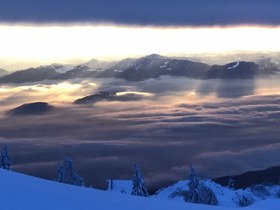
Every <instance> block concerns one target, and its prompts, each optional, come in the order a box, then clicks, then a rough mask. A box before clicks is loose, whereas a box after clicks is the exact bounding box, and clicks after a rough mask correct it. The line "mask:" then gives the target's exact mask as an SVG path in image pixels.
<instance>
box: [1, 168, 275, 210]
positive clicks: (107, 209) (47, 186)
mask: <svg viewBox="0 0 280 210" xmlns="http://www.w3.org/2000/svg"><path fill="white" fill-rule="evenodd" d="M182 183H183V182H182ZM0 186H1V189H2V190H1V191H0V198H1V206H0V209H5V210H7V209H9V210H38V209H40V210H74V209H75V210H78V209H79V210H92V209H97V210H112V209H114V210H132V209H133V210H201V209H203V210H229V209H236V208H231V207H215V206H206V205H196V204H189V203H185V202H177V201H174V200H166V199H160V198H156V197H149V198H146V197H139V196H131V195H124V194H121V193H114V192H106V191H102V190H96V189H91V188H85V187H77V186H72V185H67V184H61V183H58V182H53V181H47V180H43V179H39V178H35V177H31V176H27V175H23V174H19V173H16V172H12V171H8V170H3V169H0ZM172 187H174V186H172ZM4 189H5V190H4ZM163 192H164V191H162V193H163ZM165 192H166V191H165ZM162 195H163V194H162ZM162 197H164V196H162ZM279 205H280V200H277V199H267V200H265V201H261V202H257V203H256V204H255V205H253V206H251V207H245V208H243V209H246V210H253V209H256V210H265V209H269V210H278V209H279Z"/></svg>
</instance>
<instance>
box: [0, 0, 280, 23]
mask: <svg viewBox="0 0 280 210" xmlns="http://www.w3.org/2000/svg"><path fill="white" fill-rule="evenodd" d="M279 7H280V2H278V1H273V0H267V1H262V0H255V1H253V0H235V1H223V0H212V1H209V0H196V1H190V0H174V1H168V0H153V1H151V0H142V1H137V0H120V1H113V0H94V1H91V0H81V1H75V0H58V1H54V0H50V1H43V0H26V1H21V0H11V1H5V2H2V3H1V7H0V21H1V22H9V23H14V22H30V23H73V22H76V23H85V22H95V23H116V24H129V25H130V24H131V25H157V26H209V25H232V24H265V25H279V24H280V13H279V9H278V8H279Z"/></svg>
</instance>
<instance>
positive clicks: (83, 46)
mask: <svg viewBox="0 0 280 210" xmlns="http://www.w3.org/2000/svg"><path fill="white" fill-rule="evenodd" d="M279 37H280V28H279V27H276V28H269V27H257V26H254V27H253V26H251V27H245V26H244V27H241V26H240V27H236V26H235V27H226V28H152V27H138V28H137V27H126V26H17V25H12V26H9V25H0V46H1V50H0V59H1V60H4V59H5V60H6V61H11V60H13V61H25V62H27V61H46V62H57V61H62V60H69V59H84V60H87V59H92V58H98V59H118V58H123V57H133V56H140V55H147V54H150V53H159V54H163V55H182V54H188V53H204V52H207V53H217V52H226V51H240V50H242V51H279V50H280V42H279V41H278V40H279Z"/></svg>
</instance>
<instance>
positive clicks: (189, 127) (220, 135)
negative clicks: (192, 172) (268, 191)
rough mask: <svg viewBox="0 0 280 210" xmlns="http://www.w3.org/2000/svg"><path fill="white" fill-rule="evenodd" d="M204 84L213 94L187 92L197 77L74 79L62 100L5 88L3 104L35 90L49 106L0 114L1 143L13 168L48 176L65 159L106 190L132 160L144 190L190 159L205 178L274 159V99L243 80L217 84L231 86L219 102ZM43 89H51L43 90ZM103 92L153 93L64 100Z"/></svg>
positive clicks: (215, 85)
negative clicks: (121, 98)
mask: <svg viewBox="0 0 280 210" xmlns="http://www.w3.org/2000/svg"><path fill="white" fill-rule="evenodd" d="M211 81H212V80H211ZM211 81H208V82H209V84H208V87H209V89H210V90H211V91H209V92H208V93H207V94H206V92H205V91H201V92H202V93H203V95H198V96H195V95H193V91H194V90H196V91H198V90H199V89H200V86H201V85H202V84H201V81H198V80H188V79H181V78H177V79H176V78H172V79H171V78H170V77H162V78H160V79H156V80H153V81H143V82H135V83H134V82H131V83H127V82H125V81H122V80H111V79H108V80H104V81H103V83H101V81H96V84H98V85H96V86H91V85H88V84H89V83H86V82H84V83H82V82H81V81H72V82H73V85H74V86H75V82H77V83H79V84H81V85H80V86H79V88H78V89H75V88H73V89H72V91H70V90H71V89H69V92H68V93H67V94H68V95H69V98H68V101H67V100H66V101H64V102H61V101H55V98H57V95H58V96H59V95H60V94H61V93H60V91H61V92H63V90H60V91H59V89H57V91H55V88H54V87H60V85H58V84H57V85H55V84H41V85H39V86H40V87H42V88H43V89H41V90H40V89H38V85H34V86H33V85H32V84H30V86H31V87H33V92H32V91H31V92H29V94H27V93H28V90H29V89H30V88H29V89H27V90H25V91H19V92H16V91H15V89H14V88H12V87H10V90H11V93H8V91H7V89H6V91H7V92H6V96H7V98H6V100H5V99H2V103H3V102H5V104H6V105H5V106H2V107H4V108H3V109H5V110H6V109H9V107H10V106H12V107H15V106H18V105H20V104H21V103H22V102H23V101H28V100H30V101H34V100H35V99H36V98H37V97H38V96H39V98H45V100H46V101H47V102H49V103H51V104H52V105H54V106H55V107H56V109H55V110H54V111H53V112H52V113H50V114H47V115H38V116H32V115H27V116H9V115H5V114H4V111H5V110H1V111H2V115H1V117H0V134H1V136H0V142H1V145H8V146H9V148H10V155H11V159H12V168H13V170H16V171H22V172H25V173H29V174H32V175H36V176H40V177H44V178H48V179H55V178H56V174H55V173H56V172H55V170H56V164H57V162H58V161H59V160H63V158H64V156H66V155H69V156H70V157H71V158H72V159H73V162H74V166H75V168H76V169H77V171H78V172H79V174H81V175H82V176H83V177H84V178H85V180H86V182H87V184H89V185H92V186H94V187H103V188H104V187H105V185H106V184H105V183H106V182H105V180H106V179H108V178H115V179H130V178H131V177H132V170H133V169H132V165H133V163H138V164H139V165H141V167H142V169H143V173H144V176H145V178H146V181H147V183H148V185H149V186H150V187H151V188H154V187H159V186H164V185H165V184H167V183H170V182H173V181H175V180H178V179H185V178H186V177H187V167H188V165H189V164H190V163H194V165H195V166H196V167H197V169H198V173H199V174H200V175H202V176H208V175H210V176H212V177H217V176H222V175H227V174H229V175H231V174H236V173H240V172H243V171H247V170H253V169H260V168H266V167H269V166H273V165H279V164H280V160H279V158H278V159H277V154H279V151H280V147H279V126H280V122H279V116H280V107H279V101H280V97H279V95H270V94H265V95H253V94H251V93H252V92H258V91H259V90H258V88H259V87H258V84H259V82H258V81H251V83H253V84H254V88H253V91H252V87H251V85H250V83H248V81H246V80H245V81H237V80H236V81H235V82H233V81H232V83H228V86H227V84H226V83H225V84H222V87H223V89H226V90H230V91H229V95H228V97H226V98H219V97H217V96H219V84H220V83H219V81H216V80H213V81H212V83H211ZM92 82H93V81H92ZM271 82H272V80H270V83H271ZM234 84H235V85H234ZM241 84H243V86H242V85H241ZM245 84H249V85H245ZM265 84H266V83H265ZM64 85H65V84H64ZM68 85H70V83H69V84H68ZM235 86H238V88H239V89H240V87H243V90H244V91H241V92H245V93H246V94H239V95H238V96H237V95H234V96H233V97H231V95H230V93H231V92H232V90H234V88H233V87H235ZM35 87H36V88H35ZM210 87H211V88H210ZM225 87H226V88H225ZM6 88H7V87H6ZM44 88H47V89H48V90H49V92H48V93H49V95H48V94H46V93H45V95H44V92H43V90H44ZM232 88H233V89H232ZM266 88H268V86H266ZM273 88H275V87H273ZM278 88H279V87H278ZM8 89H9V88H8ZM18 89H19V90H22V89H24V88H22V89H21V88H19V87H18ZM246 89H249V90H250V91H249V92H248V91H246ZM82 90H83V91H82ZM100 90H110V91H114V90H119V91H120V90H121V91H139V92H149V93H151V94H153V96H149V97H148V98H145V97H143V98H141V99H139V100H137V101H135V100H132V101H100V102H97V103H95V104H93V105H91V104H88V105H73V104H71V102H72V101H73V98H75V97H76V98H79V97H81V96H82V95H83V96H85V95H87V94H88V93H90V92H95V91H100ZM278 90H279V89H278ZM266 91H268V90H266ZM15 92H16V93H15ZM39 93H40V94H39ZM53 93H56V95H54V96H52V94H53ZM9 94H11V95H9ZM21 94H23V95H24V96H25V97H24V98H22V97H20V96H21ZM13 95H17V97H16V98H17V100H14V98H13ZM213 95H214V96H213ZM64 96H65V95H64ZM65 99H67V97H65ZM8 104H10V105H8ZM16 104H17V105H16Z"/></svg>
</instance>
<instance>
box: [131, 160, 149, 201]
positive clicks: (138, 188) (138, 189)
mask: <svg viewBox="0 0 280 210" xmlns="http://www.w3.org/2000/svg"><path fill="white" fill-rule="evenodd" d="M131 195H138V196H146V197H147V196H149V193H148V190H147V188H146V186H145V183H144V178H143V176H142V173H141V170H140V168H139V167H138V166H137V165H136V164H135V165H134V176H133V180H132V192H131Z"/></svg>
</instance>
